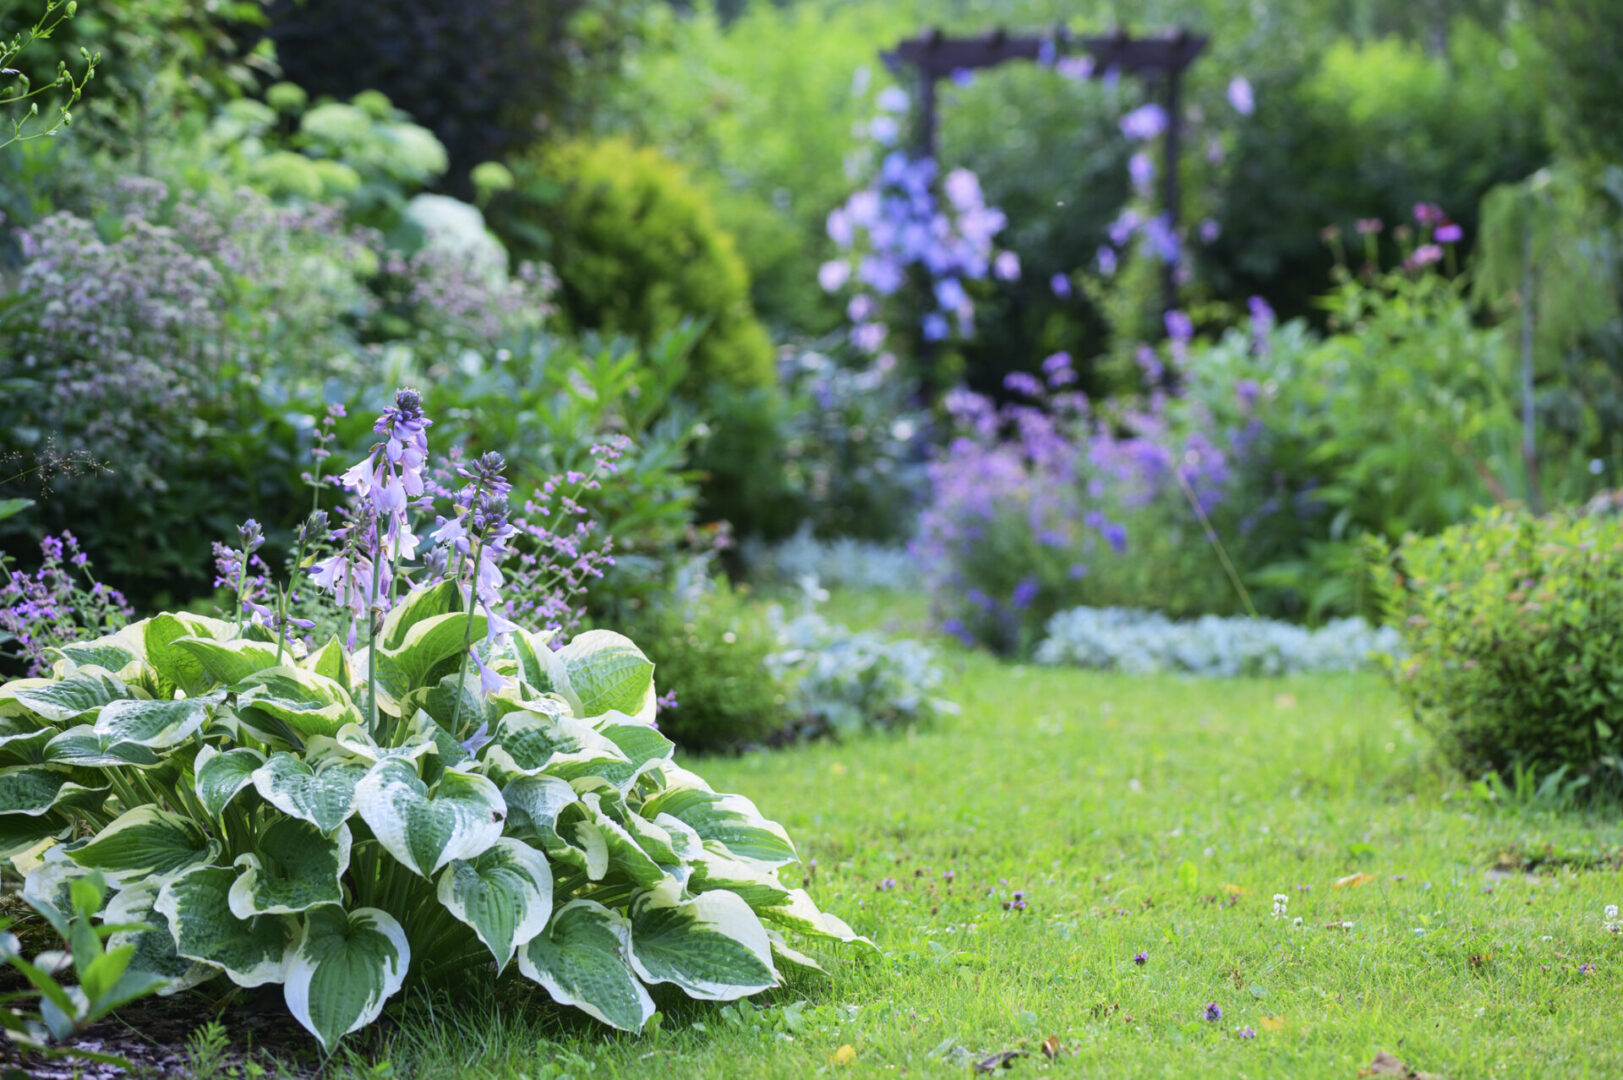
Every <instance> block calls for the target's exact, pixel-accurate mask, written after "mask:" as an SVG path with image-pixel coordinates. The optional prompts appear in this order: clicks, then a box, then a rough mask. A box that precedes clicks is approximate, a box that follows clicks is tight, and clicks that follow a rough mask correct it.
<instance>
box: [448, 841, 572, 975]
mask: <svg viewBox="0 0 1623 1080" xmlns="http://www.w3.org/2000/svg"><path fill="white" fill-rule="evenodd" d="M438 895H439V899H440V903H441V904H444V905H445V909H446V910H447V911H449V912H450V913H451V914H452V915H454V916H456V917H457V919H459V920H460V921H462V922H464V923H466V924H467V925H468V926H470V927H472V928H473V932H474V933H475V934H477V935H478V936H479V940H480V941H482V942H484V943H485V947H486V948H488V949H489V950H490V954H491V955H492V956H494V957H495V958H496V970H497V972H498V973H499V972H500V971H501V970H502V969H504V968H505V967H507V964H508V961H510V960H512V959H513V953H514V952H515V951H516V950H517V949H519V948H521V947H522V946H524V945H526V944H528V943H529V942H530V940H531V939H532V938H534V937H535V936H536V935H537V934H539V933H541V931H543V930H545V929H546V928H547V920H548V919H550V918H551V917H552V866H551V864H550V863H548V862H547V857H546V855H544V854H542V853H541V852H540V851H537V850H536V849H535V848H532V847H531V846H530V845H528V844H526V843H524V842H522V841H520V840H513V839H510V838H505V837H504V838H503V839H501V840H498V841H496V844H495V846H494V847H492V848H490V850H488V851H486V852H485V853H484V854H482V855H479V856H478V857H477V858H473V859H466V860H463V859H458V860H457V861H455V862H453V863H451V864H450V865H449V866H447V867H446V868H445V872H444V873H443V874H441V875H440V883H439V891H438Z"/></svg>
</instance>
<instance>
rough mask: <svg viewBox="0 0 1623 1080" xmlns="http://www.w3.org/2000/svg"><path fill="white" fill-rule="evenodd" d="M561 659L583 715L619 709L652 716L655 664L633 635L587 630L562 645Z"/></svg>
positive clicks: (633, 714) (593, 714) (619, 710)
mask: <svg viewBox="0 0 1623 1080" xmlns="http://www.w3.org/2000/svg"><path fill="white" fill-rule="evenodd" d="M558 659H559V660H560V661H561V662H562V663H563V666H564V670H565V671H566V672H567V673H568V675H569V686H570V688H571V689H572V690H573V691H574V693H575V696H576V697H577V698H579V700H580V705H581V715H582V716H601V715H602V714H603V713H606V712H611V711H618V712H622V713H626V714H627V715H630V716H638V715H639V714H641V713H643V712H648V713H649V716H650V718H651V717H652V710H653V700H654V665H653V662H652V661H651V660H649V659H648V657H646V656H644V655H643V653H642V650H641V649H639V648H637V646H636V645H635V644H633V643H632V641H631V639H630V638H628V637H626V636H625V635H623V634H616V633H615V632H614V631H612V630H588V631H587V632H586V633H584V634H577V635H575V637H574V638H573V639H572V640H571V641H570V642H569V644H568V645H565V646H564V647H563V648H562V649H560V650H559V652H558Z"/></svg>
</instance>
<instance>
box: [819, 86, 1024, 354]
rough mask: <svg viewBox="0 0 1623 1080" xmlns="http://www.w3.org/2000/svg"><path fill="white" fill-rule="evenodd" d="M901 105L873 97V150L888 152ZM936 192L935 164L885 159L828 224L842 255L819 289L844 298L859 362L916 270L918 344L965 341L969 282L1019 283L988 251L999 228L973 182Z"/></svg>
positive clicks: (900, 96)
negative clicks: (920, 287)
mask: <svg viewBox="0 0 1623 1080" xmlns="http://www.w3.org/2000/svg"><path fill="white" fill-rule="evenodd" d="M907 104H908V103H907V95H906V94H905V93H904V92H903V91H901V90H898V89H896V88H894V87H892V88H890V89H888V90H886V91H885V92H884V93H882V94H881V95H880V97H879V105H880V108H881V110H882V111H881V114H880V116H879V118H878V120H876V121H875V123H874V124H872V125H870V126H869V127H868V128H866V129H865V130H866V132H867V134H868V135H869V136H870V137H871V138H873V139H874V140H875V142H877V143H878V144H879V147H880V149H881V150H883V149H884V148H886V147H889V146H891V145H892V144H893V143H894V142H895V135H896V121H895V118H894V117H893V116H892V115H890V114H891V113H894V112H903V111H905V110H906V108H907ZM879 121H884V122H885V123H884V124H883V126H881V125H880V123H879ZM936 182H937V169H936V163H935V162H934V161H932V160H930V159H929V158H913V157H911V156H909V155H908V154H907V153H906V152H905V151H903V150H899V149H890V150H888V152H885V153H884V156H883V157H882V159H881V160H880V163H879V168H878V170H877V173H876V174H875V176H874V177H873V178H872V180H871V181H870V182H869V184H868V186H866V187H864V188H863V189H862V190H860V191H857V192H856V193H855V194H853V195H852V196H851V197H850V198H849V199H848V200H847V201H846V202H845V204H844V205H843V206H840V207H838V208H836V209H835V210H833V211H832V212H830V214H829V215H828V223H827V224H828V235H829V238H830V239H831V240H833V241H834V243H835V246H836V247H838V248H839V249H840V251H841V252H842V254H841V256H840V257H839V258H837V259H834V260H831V261H829V262H826V263H824V264H823V266H822V267H821V269H820V270H819V271H818V275H817V277H818V283H819V284H820V285H821V286H822V288H823V290H824V291H825V292H830V293H834V292H841V291H845V290H848V291H849V292H850V294H851V295H850V298H849V300H848V302H847V304H846V315H847V316H848V318H849V319H850V320H851V323H852V327H851V332H850V336H851V342H852V344H853V345H855V346H856V347H857V348H858V349H860V350H861V351H863V352H866V353H878V352H879V351H880V350H881V349H883V348H884V347H885V344H886V341H887V339H888V336H889V333H890V328H891V327H892V326H893V325H894V324H895V323H896V322H897V321H898V320H899V319H900V316H899V315H897V314H896V312H895V311H894V310H887V309H888V308H894V307H896V306H897V305H896V304H895V303H894V300H895V299H896V298H898V296H899V294H901V293H902V291H903V288H904V286H905V285H906V284H907V282H908V277H909V274H910V273H912V272H914V271H915V270H916V271H918V272H919V273H920V274H921V275H922V276H923V278H924V279H925V280H926V281H927V282H928V285H929V292H930V295H929V299H928V302H927V303H925V304H924V307H923V311H922V313H920V314H918V316H917V317H918V319H919V323H918V326H919V330H920V332H921V333H922V335H923V337H924V339H925V340H926V341H942V340H945V339H947V338H948V337H950V336H952V334H953V333H954V332H955V331H956V333H958V334H959V335H962V336H968V335H970V334H972V333H973V332H974V325H975V304H974V300H973V299H972V297H971V296H970V295H969V291H968V289H967V288H966V284H967V283H968V282H971V281H982V280H985V279H987V278H988V277H995V278H997V279H998V280H1001V281H1013V280H1015V279H1017V278H1018V277H1019V276H1020V260H1019V257H1018V256H1016V255H1015V254H1014V253H1013V252H1010V251H1002V252H999V251H997V250H996V249H995V247H994V244H993V238H994V237H995V236H996V235H997V234H998V233H999V232H1001V231H1002V230H1003V227H1004V226H1005V225H1006V224H1007V223H1008V219H1007V218H1006V217H1005V216H1004V214H1003V211H1001V210H999V209H997V208H996V207H993V206H987V205H986V199H985V195H984V193H983V192H982V191H981V185H980V180H979V178H977V177H976V175H975V174H974V173H973V172H970V171H969V170H968V169H962V168H959V169H953V170H952V171H951V172H949V173H947V175H946V176H945V177H943V178H940V188H941V194H942V195H943V196H944V198H938V197H937V193H936Z"/></svg>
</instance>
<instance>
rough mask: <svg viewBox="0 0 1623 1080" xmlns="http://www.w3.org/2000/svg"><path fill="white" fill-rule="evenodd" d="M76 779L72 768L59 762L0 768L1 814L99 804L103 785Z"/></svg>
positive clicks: (103, 794)
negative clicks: (58, 763) (92, 784)
mask: <svg viewBox="0 0 1623 1080" xmlns="http://www.w3.org/2000/svg"><path fill="white" fill-rule="evenodd" d="M87 778H88V777H87V774H79V776H78V778H77V779H76V778H75V774H74V772H73V771H72V770H70V769H66V768H63V767H62V766H60V765H13V766H11V767H9V768H4V769H0V814H24V815H27V816H28V817H38V816H40V815H41V814H43V813H45V812H46V811H48V810H52V809H54V808H56V807H58V806H61V807H64V808H67V807H74V806H80V807H82V806H86V805H92V804H97V803H100V802H101V800H103V799H105V798H106V797H107V791H108V788H107V787H106V785H99V786H95V787H92V786H90V785H89V784H86V783H80V782H79V781H80V780H85V779H87Z"/></svg>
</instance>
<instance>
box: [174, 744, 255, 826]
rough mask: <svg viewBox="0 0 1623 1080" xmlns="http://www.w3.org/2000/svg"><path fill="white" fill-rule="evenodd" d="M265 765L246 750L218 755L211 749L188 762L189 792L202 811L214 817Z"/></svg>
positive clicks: (204, 749)
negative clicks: (191, 782) (189, 764)
mask: <svg viewBox="0 0 1623 1080" xmlns="http://www.w3.org/2000/svg"><path fill="white" fill-rule="evenodd" d="M264 763H265V756H264V755H263V754H261V753H260V752H259V751H258V750H250V749H249V748H248V747H246V746H238V747H234V748H232V749H230V750H227V751H225V752H224V753H221V752H220V751H219V750H217V749H215V748H214V747H212V746H205V747H203V748H202V749H201V750H199V751H198V752H197V759H196V760H195V761H193V762H192V773H193V775H194V776H195V778H196V779H195V781H194V783H193V784H192V789H193V790H194V791H195V792H196V793H197V800H198V801H199V802H201V803H202V804H203V809H205V810H207V811H208V812H209V813H211V814H213V815H214V816H215V817H218V816H219V815H220V813H221V812H222V811H224V810H225V808H226V806H227V805H229V804H230V802H231V800H232V799H234V798H236V797H237V793H238V792H240V791H241V790H242V789H243V788H245V787H247V786H249V785H250V784H252V783H253V782H254V770H255V769H257V768H259V767H260V766H261V765H263V764H264Z"/></svg>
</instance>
